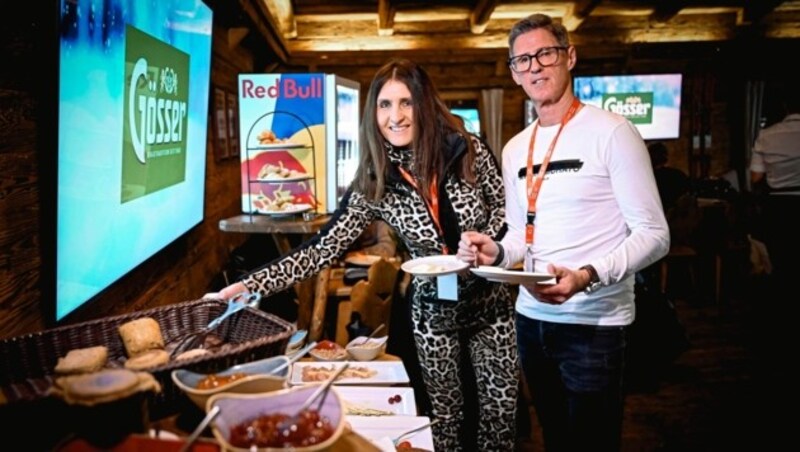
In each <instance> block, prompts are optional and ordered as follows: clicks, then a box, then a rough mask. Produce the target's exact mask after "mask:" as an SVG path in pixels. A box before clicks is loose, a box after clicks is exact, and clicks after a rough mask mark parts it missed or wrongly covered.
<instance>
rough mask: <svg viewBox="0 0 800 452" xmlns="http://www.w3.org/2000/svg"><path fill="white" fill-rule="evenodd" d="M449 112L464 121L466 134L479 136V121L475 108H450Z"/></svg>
mask: <svg viewBox="0 0 800 452" xmlns="http://www.w3.org/2000/svg"><path fill="white" fill-rule="evenodd" d="M450 112H451V113H453V114H454V115H456V116H460V117H461V118H462V119H463V120H464V127H466V128H467V132H472V133H474V134H475V135H478V136H480V135H481V121H480V115H479V114H478V109H477V108H455V107H454V108H450Z"/></svg>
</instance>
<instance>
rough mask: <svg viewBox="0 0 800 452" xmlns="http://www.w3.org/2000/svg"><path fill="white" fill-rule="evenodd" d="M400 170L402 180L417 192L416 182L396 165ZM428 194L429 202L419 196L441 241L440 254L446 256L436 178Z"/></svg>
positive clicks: (434, 177)
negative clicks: (429, 196) (429, 195)
mask: <svg viewBox="0 0 800 452" xmlns="http://www.w3.org/2000/svg"><path fill="white" fill-rule="evenodd" d="M398 168H400V174H402V175H403V179H405V180H406V181H407V182H408V183H409V184H411V186H412V187H414V189H415V190H417V191H419V186H417V180H416V179H415V178H414V176H412V175H411V174H409V173H408V171H406V170H405V169H404V168H403V167H401V166H399V165H398ZM429 189H430V194H431V200H430V201H428V200H427V199H425V197H423V196H420V197H421V198H422V200H423V201H425V207H427V208H428V213H429V214H430V215H431V219H432V220H433V224H434V225H435V226H436V230H437V231H439V237H440V238H441V239H442V254H448V250H447V245H446V244H445V243H444V230H443V229H442V225H441V223H439V189H438V188H436V176H435V175H434V176H433V180H432V181H431V186H430V188H429Z"/></svg>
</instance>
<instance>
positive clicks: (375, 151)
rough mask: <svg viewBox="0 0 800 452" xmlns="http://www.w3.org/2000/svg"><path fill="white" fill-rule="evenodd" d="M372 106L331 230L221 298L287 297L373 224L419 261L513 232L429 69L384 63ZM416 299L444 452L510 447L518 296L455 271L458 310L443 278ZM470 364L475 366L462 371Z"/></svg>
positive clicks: (414, 315)
mask: <svg viewBox="0 0 800 452" xmlns="http://www.w3.org/2000/svg"><path fill="white" fill-rule="evenodd" d="M365 105H366V108H365V112H364V117H363V120H362V124H361V130H360V133H361V143H362V153H361V160H360V163H359V167H358V171H357V174H356V178H355V180H354V182H353V184H352V186H351V187H350V190H348V192H347V193H346V194H345V195H344V197H343V199H342V201H341V203H340V205H339V208H338V209H337V211H336V212H335V213H334V215H333V218H332V219H331V220H330V222H329V223H328V224H327V225H326V226H325V227H324V228H323V229H322V230H321V231H320V232H319V233H318V234H317V235H316V236H315V237H313V238H312V239H311V240H309V241H307V242H305V243H303V244H302V245H300V246H298V247H297V248H295V249H294V250H292V252H291V253H289V254H288V255H287V256H284V257H282V258H280V259H277V260H275V261H273V262H270V263H269V264H267V265H265V266H264V267H262V268H260V269H259V270H256V271H254V272H253V273H251V274H250V275H248V276H247V277H245V278H244V279H243V280H242V281H241V282H238V283H235V284H233V285H231V286H229V287H227V288H225V289H223V291H221V292H220V293H219V294H218V295H219V296H222V297H225V296H228V295H232V294H234V293H236V292H237V291H241V290H249V291H254V292H260V293H261V294H263V295H271V294H273V293H276V292H278V291H281V290H284V289H286V288H288V287H290V286H291V285H292V284H293V283H295V282H297V281H300V280H302V279H305V278H308V277H310V276H312V275H314V274H315V273H317V272H319V271H320V270H322V269H323V268H324V267H326V266H328V265H330V264H331V263H332V262H333V261H334V260H335V259H337V258H338V257H339V256H341V255H342V253H343V252H344V251H345V250H346V249H347V248H348V246H349V245H350V244H351V243H352V242H353V241H354V240H356V238H358V236H359V235H360V234H361V232H362V231H363V230H364V229H365V228H366V227H367V226H368V225H369V224H370V223H372V221H373V220H378V219H380V220H383V221H385V222H386V223H388V224H389V225H390V226H391V227H392V228H393V229H394V230H395V232H396V234H397V237H398V238H399V239H400V240H401V241H402V242H403V243H404V244H405V246H406V248H407V249H408V251H409V253H410V255H411V257H413V258H419V257H423V256H432V255H439V254H442V253H450V254H455V252H456V251H457V250H458V241H459V237H460V234H461V232H462V231H480V232H483V233H485V234H487V235H489V236H492V237H494V238H495V239H496V240H499V239H500V238H501V237H502V236H503V235H504V234H505V224H504V212H505V210H504V199H505V196H504V191H503V180H502V177H501V175H500V170H499V166H498V164H497V161H496V159H495V158H494V156H493V154H492V153H491V151H490V150H489V149H488V148H487V147H486V146H485V145H484V144H483V143H482V142H481V140H479V139H477V138H476V137H474V136H472V135H469V134H468V133H467V132H466V131H465V129H464V127H463V123H461V122H460V121H459V120H458V119H457V118H456V117H455V116H453V115H452V114H451V113H450V112H449V110H448V109H447V107H446V106H445V104H444V103H443V102H442V101H441V99H440V98H439V96H438V93H437V92H436V88H435V87H434V85H433V83H432V81H431V80H430V78H429V76H428V75H427V73H426V72H425V71H424V70H423V69H422V68H421V67H420V66H418V65H416V64H415V63H413V62H411V61H408V60H402V59H400V60H393V61H390V62H389V63H387V64H386V65H385V66H383V67H382V68H381V69H379V70H378V72H377V73H376V75H375V77H374V79H373V81H372V83H371V85H370V88H369V92H368V95H367V99H366V104H365ZM416 187H420V188H423V187H424V189H417V188H416ZM431 188H433V189H431ZM439 225H440V226H441V227H439ZM409 297H410V300H411V319H412V322H413V335H414V339H415V343H416V348H417V354H418V357H419V361H420V365H421V369H422V376H423V379H424V383H425V387H426V388H427V392H428V395H429V397H430V400H431V407H432V415H433V417H435V418H436V419H438V420H439V422H438V423H437V424H436V425H435V426H434V427H433V431H434V445H435V448H436V450H438V451H447V452H450V451H459V450H468V451H471V450H481V451H491V450H497V451H508V450H513V449H514V439H515V410H516V402H517V390H518V373H517V369H518V362H517V360H518V357H517V350H516V346H515V341H516V333H515V329H514V319H513V315H514V314H513V301H512V296H511V294H510V292H509V288H508V287H507V286H506V285H504V284H498V283H493V282H488V281H486V280H484V279H482V278H478V277H476V276H474V275H472V274H471V273H469V272H466V273H462V274H459V275H458V301H457V302H453V301H446V300H439V299H438V298H437V289H436V279H435V278H428V277H415V278H414V279H413V282H412V284H411V286H410V295H409ZM462 351H463V352H466V353H462ZM462 356H468V360H469V362H467V363H462V362H461V361H462V358H461V357H462ZM463 364H467V365H471V366H472V370H473V371H474V375H475V383H476V384H475V386H476V388H477V393H478V394H477V398H478V410H479V412H478V413H470V414H469V416H466V415H465V413H464V406H465V404H464V398H465V394H464V384H463V383H462V381H461V375H460V372H459V369H460V368H461V367H462V365H463ZM468 396H469V395H468ZM465 416H466V417H467V418H471V419H478V432H477V444H462V442H461V441H459V438H464V437H465V436H467V437H469V436H472V437H475V436H476V435H475V434H474V433H472V435H470V434H469V433H470V432H465V431H463V430H461V429H462V428H463V425H464V420H465Z"/></svg>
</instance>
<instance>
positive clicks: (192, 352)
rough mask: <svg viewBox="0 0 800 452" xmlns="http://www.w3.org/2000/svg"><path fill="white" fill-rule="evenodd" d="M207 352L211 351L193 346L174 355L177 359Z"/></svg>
mask: <svg viewBox="0 0 800 452" xmlns="http://www.w3.org/2000/svg"><path fill="white" fill-rule="evenodd" d="M209 353H211V352H209V351H208V350H206V349H205V348H193V349H191V350H186V351H185V352H183V353H181V354H180V355H178V356H176V357H175V360H176V361H178V360H181V359H192V358H197V357H198V356H202V355H207V354H209Z"/></svg>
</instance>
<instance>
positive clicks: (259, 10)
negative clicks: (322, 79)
mask: <svg viewBox="0 0 800 452" xmlns="http://www.w3.org/2000/svg"><path fill="white" fill-rule="evenodd" d="M256 4H257V5H258V6H253V2H250V1H248V0H239V6H240V7H241V9H242V11H243V12H244V13H245V14H246V15H247V16H248V17H249V18H250V20H251V21H252V22H253V24H254V25H255V27H256V28H257V29H258V32H259V33H261V35H262V36H263V37H264V40H265V41H266V42H267V45H268V46H269V47H270V49H271V50H272V52H273V53H274V54H275V56H276V57H278V59H280V60H281V61H283V62H285V61H287V60H288V59H289V52H288V50H287V48H286V41H285V40H284V38H283V36H282V34H281V32H280V29H281V28H280V26H279V25H278V24H277V22H276V21H275V19H274V18H273V17H272V14H271V13H270V11H269V10H268V9H267V5H266V4H265V3H264V2H257V3H256Z"/></svg>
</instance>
